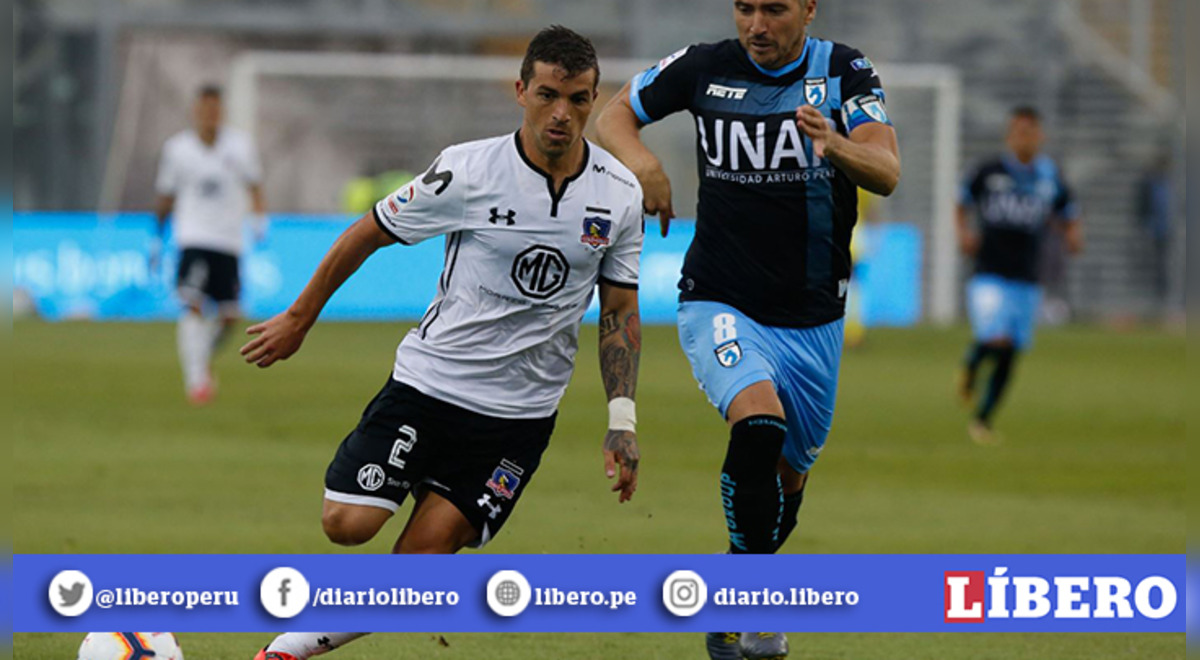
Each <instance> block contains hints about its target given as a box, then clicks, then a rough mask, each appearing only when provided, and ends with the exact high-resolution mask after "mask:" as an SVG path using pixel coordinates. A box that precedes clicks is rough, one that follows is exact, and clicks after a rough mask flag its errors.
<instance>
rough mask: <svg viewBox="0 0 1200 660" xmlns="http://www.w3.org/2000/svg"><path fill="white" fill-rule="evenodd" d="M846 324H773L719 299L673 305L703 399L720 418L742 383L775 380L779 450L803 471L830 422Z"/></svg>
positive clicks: (817, 452)
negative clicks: (783, 426) (783, 428)
mask: <svg viewBox="0 0 1200 660" xmlns="http://www.w3.org/2000/svg"><path fill="white" fill-rule="evenodd" d="M844 325H845V323H844V322H843V321H842V320H838V321H834V322H833V323H828V324H826V325H822V326H817V327H815V328H777V327H772V326H766V325H761V324H759V323H756V322H755V321H753V320H751V319H750V317H748V316H746V315H745V314H742V313H741V312H739V311H738V310H737V309H735V308H733V307H730V306H729V305H725V304H722V303H715V302H704V301H688V302H683V303H680V305H679V343H680V345H681V346H682V347H683V352H684V353H685V354H687V357H688V360H689V361H690V362H691V363H692V374H693V375H694V376H695V377H696V381H697V382H698V383H699V384H700V389H701V390H703V391H704V393H705V394H706V395H707V396H708V400H709V401H710V402H711V403H712V404H713V406H715V407H716V408H717V410H719V411H720V412H721V416H722V417H725V416H726V415H727V413H728V411H729V405H730V404H731V403H733V399H734V397H736V396H737V395H738V393H740V392H741V391H742V390H744V389H746V388H747V387H749V386H751V385H753V384H755V383H761V382H763V381H768V382H770V383H771V384H772V385H774V386H775V391H776V393H778V395H779V400H780V402H782V403H783V410H784V415H785V416H786V418H787V427H788V432H787V438H786V440H785V442H784V446H783V455H784V457H785V458H787V461H788V463H789V464H790V465H791V466H792V468H793V469H795V470H796V471H798V472H802V473H803V472H808V470H809V469H810V468H811V467H812V466H813V463H815V462H816V460H817V457H818V456H819V455H820V454H821V450H822V449H823V448H824V447H825V439H826V438H827V437H828V436H829V429H830V428H831V427H832V426H833V405H834V400H835V399H836V397H837V380H838V366H839V365H840V363H841V359H842V337H843V333H844Z"/></svg>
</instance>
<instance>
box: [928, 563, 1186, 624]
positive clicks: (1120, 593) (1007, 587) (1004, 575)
mask: <svg viewBox="0 0 1200 660" xmlns="http://www.w3.org/2000/svg"><path fill="white" fill-rule="evenodd" d="M943 587H944V589H945V603H944V614H945V622H946V623H983V622H985V621H986V620H987V619H1008V618H1013V619H1044V618H1047V617H1050V618H1054V619H1132V618H1134V617H1135V612H1136V614H1137V615H1138V616H1141V617H1143V618H1146V619H1155V620H1157V619H1164V618H1166V617H1168V616H1170V615H1171V614H1172V613H1174V612H1175V608H1176V606H1177V605H1178V604H1179V590H1178V589H1177V588H1176V586H1175V584H1174V583H1173V582H1171V581H1170V580H1168V579H1167V578H1165V577H1162V576H1159V575H1153V576H1150V577H1147V578H1145V579H1143V580H1141V581H1140V582H1138V583H1137V586H1136V587H1135V586H1134V584H1133V583H1132V582H1130V581H1129V580H1128V579H1126V578H1123V577H1119V576H1083V575H1072V576H1058V577H1049V578H1046V577H1040V576H1011V577H1010V576H1009V575H1008V568H1006V567H1003V566H1000V567H997V568H995V569H993V570H992V574H991V575H990V576H989V575H987V574H986V573H985V572H984V571H946V572H945V574H944V577H943ZM1131 596H1132V598H1131Z"/></svg>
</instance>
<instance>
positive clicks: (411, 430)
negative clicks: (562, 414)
mask: <svg viewBox="0 0 1200 660" xmlns="http://www.w3.org/2000/svg"><path fill="white" fill-rule="evenodd" d="M554 420H555V416H554V415H552V416H550V417H546V418H544V419H500V418H497V417H489V416H487V415H481V414H479V413H476V412H472V411H470V410H465V409H463V408H460V407H458V406H455V405H451V404H449V403H446V402H444V401H440V400H438V399H435V398H433V397H430V396H427V395H425V394H422V393H421V392H419V391H417V390H416V389H414V388H412V387H410V386H408V385H405V384H403V383H399V382H397V381H395V380H393V379H391V378H388V382H387V384H386V385H384V386H383V389H382V390H381V391H380V392H379V394H377V395H376V396H375V398H374V399H373V400H372V401H371V403H370V404H369V405H368V406H367V409H366V411H364V412H363V416H362V420H360V421H359V423H358V427H357V428H355V429H354V430H353V431H351V432H350V435H348V436H346V439H345V440H343V441H342V444H341V446H339V447H338V450H337V454H336V455H335V456H334V457H333V462H332V463H330V464H329V469H328V470H327V471H326V472H325V499H327V500H331V501H334V502H343V503H346V504H358V505H364V506H374V507H379V508H383V509H388V510H389V511H396V510H397V509H398V508H400V505H401V504H402V503H403V502H404V498H405V497H407V496H408V494H409V492H414V491H417V489H426V490H429V491H431V492H435V493H437V494H438V495H441V496H442V497H445V498H446V499H447V500H449V501H450V502H451V503H453V504H454V506H455V507H457V508H458V510H459V511H461V512H462V513H463V515H464V516H466V518H467V520H468V521H470V523H471V525H472V526H473V527H475V529H476V530H478V531H479V539H478V541H477V542H476V543H475V544H473V545H475V547H478V546H482V545H483V544H485V543H487V542H488V541H489V540H491V539H492V537H494V536H495V535H496V534H497V533H498V532H499V531H500V528H501V527H503V526H504V522H505V521H506V520H508V516H509V515H510V514H511V513H512V510H513V507H515V506H516V504H517V500H519V499H520V498H521V493H522V492H524V491H525V487H526V486H528V485H529V480H530V479H531V478H533V473H534V472H536V471H537V468H538V465H539V464H540V463H541V461H542V453H543V452H544V451H546V447H547V446H548V445H549V444H550V435H551V434H552V433H553V432H554Z"/></svg>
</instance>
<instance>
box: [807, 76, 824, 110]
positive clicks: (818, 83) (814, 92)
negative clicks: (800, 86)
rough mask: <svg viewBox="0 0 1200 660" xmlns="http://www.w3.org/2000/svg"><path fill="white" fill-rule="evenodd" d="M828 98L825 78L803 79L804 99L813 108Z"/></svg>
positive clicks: (821, 104) (822, 103)
mask: <svg viewBox="0 0 1200 660" xmlns="http://www.w3.org/2000/svg"><path fill="white" fill-rule="evenodd" d="M828 98H829V85H828V83H827V80H826V79H825V78H812V79H810V80H805V81H804V100H805V101H808V104H809V105H811V106H812V107H814V108H819V107H821V106H823V105H825V100H826V99H828Z"/></svg>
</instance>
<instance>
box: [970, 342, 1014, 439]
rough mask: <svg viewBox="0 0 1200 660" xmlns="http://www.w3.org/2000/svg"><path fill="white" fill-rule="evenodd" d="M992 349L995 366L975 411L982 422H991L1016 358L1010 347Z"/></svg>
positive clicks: (1006, 386)
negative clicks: (994, 356)
mask: <svg viewBox="0 0 1200 660" xmlns="http://www.w3.org/2000/svg"><path fill="white" fill-rule="evenodd" d="M992 350H993V352H994V354H995V355H996V368H995V370H993V371H992V378H991V380H990V381H988V388H987V392H986V393H985V394H984V396H983V400H982V401H981V402H980V404H979V410H977V411H976V413H975V416H976V417H977V418H978V419H979V421H981V422H983V423H984V424H990V423H991V421H992V414H993V413H995V412H996V406H997V405H999V403H1000V399H1001V398H1003V396H1004V390H1005V389H1007V388H1008V381H1009V378H1010V376H1011V375H1012V368H1013V363H1014V362H1015V361H1016V359H1017V352H1016V350H1014V349H1012V348H996V349H992Z"/></svg>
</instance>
